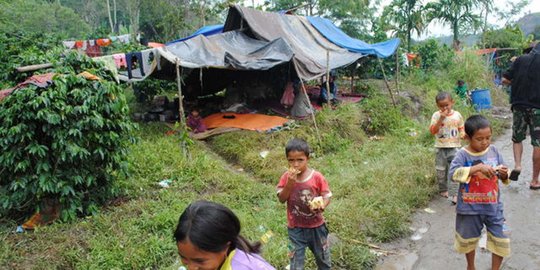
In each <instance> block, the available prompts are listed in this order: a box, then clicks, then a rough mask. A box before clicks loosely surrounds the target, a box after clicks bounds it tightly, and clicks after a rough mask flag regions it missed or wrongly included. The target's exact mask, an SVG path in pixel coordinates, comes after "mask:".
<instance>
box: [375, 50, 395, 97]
mask: <svg viewBox="0 0 540 270" xmlns="http://www.w3.org/2000/svg"><path fill="white" fill-rule="evenodd" d="M377 59H378V60H379V67H381V71H382V74H383V78H384V83H385V84H386V88H388V92H389V93H390V97H391V98H392V104H393V105H394V107H396V100H395V99H394V94H393V93H392V89H390V83H388V79H386V73H385V72H384V67H383V65H382V60H381V58H377Z"/></svg>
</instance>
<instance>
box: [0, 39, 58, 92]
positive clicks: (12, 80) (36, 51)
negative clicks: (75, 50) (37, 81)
mask: <svg viewBox="0 0 540 270" xmlns="http://www.w3.org/2000/svg"><path fill="white" fill-rule="evenodd" d="M59 44H60V39H59V38H58V37H57V36H55V35H53V34H49V33H32V32H9V33H0V88H1V89H4V88H5V87H10V86H14V85H15V84H16V83H17V82H18V81H22V80H24V79H25V78H26V77H28V76H29V75H30V74H29V73H19V72H17V71H16V70H15V68H16V67H19V66H26V65H34V64H44V63H50V62H51V61H53V60H54V59H56V58H57V57H58V54H59V53H60V52H61V50H62V48H61V47H60V46H59Z"/></svg>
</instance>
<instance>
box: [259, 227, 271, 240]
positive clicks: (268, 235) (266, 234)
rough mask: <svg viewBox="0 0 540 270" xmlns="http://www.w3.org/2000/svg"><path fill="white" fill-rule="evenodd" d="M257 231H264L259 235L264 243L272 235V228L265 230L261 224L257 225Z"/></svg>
mask: <svg viewBox="0 0 540 270" xmlns="http://www.w3.org/2000/svg"><path fill="white" fill-rule="evenodd" d="M259 231H261V232H264V233H263V235H262V236H261V243H263V244H266V243H268V242H269V241H270V239H271V238H272V237H273V236H274V232H272V230H267V229H266V228H265V227H264V226H263V225H259Z"/></svg>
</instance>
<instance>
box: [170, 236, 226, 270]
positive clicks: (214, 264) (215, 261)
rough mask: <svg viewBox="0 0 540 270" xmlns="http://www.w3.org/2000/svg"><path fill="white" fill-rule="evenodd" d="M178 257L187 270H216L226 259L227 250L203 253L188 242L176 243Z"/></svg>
mask: <svg viewBox="0 0 540 270" xmlns="http://www.w3.org/2000/svg"><path fill="white" fill-rule="evenodd" d="M176 247H177V248H178V255H180V259H181V260H182V264H184V265H185V266H186V267H187V269H188V270H194V269H197V270H217V269H219V268H220V267H221V265H222V264H223V262H224V261H225V258H226V257H227V250H228V248H226V249H224V250H223V251H219V252H209V251H204V250H201V249H199V248H198V247H196V246H195V245H193V244H192V243H191V241H189V240H185V241H182V242H177V243H176Z"/></svg>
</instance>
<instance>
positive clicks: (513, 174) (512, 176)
mask: <svg viewBox="0 0 540 270" xmlns="http://www.w3.org/2000/svg"><path fill="white" fill-rule="evenodd" d="M520 173H521V171H518V170H512V171H511V172H510V176H509V177H508V179H510V180H512V181H517V180H518V178H519V174H520ZM539 188H540V187H539Z"/></svg>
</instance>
